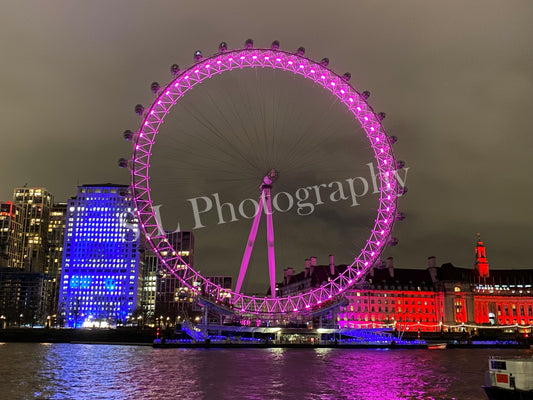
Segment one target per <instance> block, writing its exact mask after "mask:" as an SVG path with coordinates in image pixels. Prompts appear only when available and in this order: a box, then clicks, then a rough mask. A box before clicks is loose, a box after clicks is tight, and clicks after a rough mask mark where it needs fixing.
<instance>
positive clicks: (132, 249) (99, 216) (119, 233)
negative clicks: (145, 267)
mask: <svg viewBox="0 0 533 400" xmlns="http://www.w3.org/2000/svg"><path fill="white" fill-rule="evenodd" d="M138 247H139V227H138V222H137V218H136V216H135V213H134V205H133V199H132V196H131V195H130V194H129V191H128V187H127V186H125V185H115V184H110V183H106V184H99V185H83V186H79V187H78V193H77V196H76V197H74V198H72V199H70V200H69V201H68V204H67V219H66V230H65V238H64V245H63V261H62V266H61V282H60V291H59V311H60V316H59V318H60V320H61V321H60V323H61V324H63V325H64V326H66V327H80V326H116V325H117V324H125V323H126V321H127V318H128V317H130V316H131V315H132V314H133V312H134V310H135V308H136V306H137V301H138V299H137V283H138V282H137V278H138V267H139V254H138V250H139V249H138Z"/></svg>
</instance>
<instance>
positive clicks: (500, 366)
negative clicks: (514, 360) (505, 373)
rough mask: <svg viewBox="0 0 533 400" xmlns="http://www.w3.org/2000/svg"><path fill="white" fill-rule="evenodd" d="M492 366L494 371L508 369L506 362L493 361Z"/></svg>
mask: <svg viewBox="0 0 533 400" xmlns="http://www.w3.org/2000/svg"><path fill="white" fill-rule="evenodd" d="M490 365H491V368H492V369H501V370H506V369H507V363H506V362H505V361H500V360H491V361H490Z"/></svg>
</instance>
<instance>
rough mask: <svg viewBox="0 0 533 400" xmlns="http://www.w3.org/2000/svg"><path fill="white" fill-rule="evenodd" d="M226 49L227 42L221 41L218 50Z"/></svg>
mask: <svg viewBox="0 0 533 400" xmlns="http://www.w3.org/2000/svg"><path fill="white" fill-rule="evenodd" d="M227 50H228V44H227V43H226V42H222V43H220V44H219V45H218V52H219V53H224V52H226V51H227Z"/></svg>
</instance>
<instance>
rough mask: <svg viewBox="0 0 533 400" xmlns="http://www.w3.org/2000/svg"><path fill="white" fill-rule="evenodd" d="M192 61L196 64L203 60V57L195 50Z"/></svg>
mask: <svg viewBox="0 0 533 400" xmlns="http://www.w3.org/2000/svg"><path fill="white" fill-rule="evenodd" d="M193 58H194V61H196V62H198V61H201V60H202V58H204V56H202V52H201V51H200V50H196V51H195V52H194V57H193Z"/></svg>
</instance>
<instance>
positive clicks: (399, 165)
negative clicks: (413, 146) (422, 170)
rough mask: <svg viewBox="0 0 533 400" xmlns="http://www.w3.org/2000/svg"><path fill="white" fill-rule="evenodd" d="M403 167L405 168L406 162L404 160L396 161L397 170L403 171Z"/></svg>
mask: <svg viewBox="0 0 533 400" xmlns="http://www.w3.org/2000/svg"><path fill="white" fill-rule="evenodd" d="M403 167H405V161H402V160H398V161H396V169H402V168H403Z"/></svg>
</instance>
